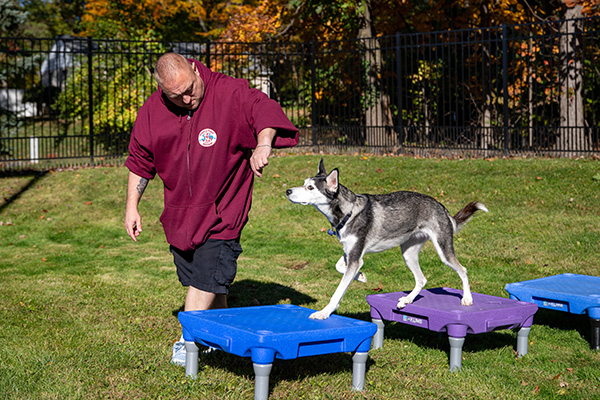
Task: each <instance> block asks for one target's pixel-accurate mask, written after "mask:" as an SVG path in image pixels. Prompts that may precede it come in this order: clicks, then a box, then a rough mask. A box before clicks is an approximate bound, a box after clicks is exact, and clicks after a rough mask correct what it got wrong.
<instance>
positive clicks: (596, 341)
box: [590, 318, 600, 350]
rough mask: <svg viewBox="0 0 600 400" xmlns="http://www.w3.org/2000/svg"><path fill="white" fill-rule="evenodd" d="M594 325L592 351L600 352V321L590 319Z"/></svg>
mask: <svg viewBox="0 0 600 400" xmlns="http://www.w3.org/2000/svg"><path fill="white" fill-rule="evenodd" d="M590 322H591V324H592V343H591V345H592V350H600V319H595V318H590Z"/></svg>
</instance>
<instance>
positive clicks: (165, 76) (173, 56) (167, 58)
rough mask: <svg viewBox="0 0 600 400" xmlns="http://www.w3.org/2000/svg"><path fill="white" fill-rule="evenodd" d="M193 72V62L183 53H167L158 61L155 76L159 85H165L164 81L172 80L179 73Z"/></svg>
mask: <svg viewBox="0 0 600 400" xmlns="http://www.w3.org/2000/svg"><path fill="white" fill-rule="evenodd" d="M182 73H183V74H193V73H194V70H193V69H192V65H191V63H190V62H189V61H188V60H187V59H186V58H185V57H184V56H182V55H181V54H178V53H165V54H163V55H162V56H160V58H159V59H158V61H157V62H156V67H155V68H154V78H155V79H156V82H157V83H158V86H160V87H161V88H162V87H163V84H164V82H166V81H172V80H174V79H175V78H177V76H178V75H179V74H182Z"/></svg>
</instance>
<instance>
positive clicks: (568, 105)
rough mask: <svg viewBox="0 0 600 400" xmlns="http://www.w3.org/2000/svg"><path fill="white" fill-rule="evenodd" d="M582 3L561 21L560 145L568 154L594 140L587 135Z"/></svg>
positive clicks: (585, 146) (579, 151)
mask: <svg viewBox="0 0 600 400" xmlns="http://www.w3.org/2000/svg"><path fill="white" fill-rule="evenodd" d="M581 17H582V13H581V6H575V7H573V8H569V9H568V10H567V12H566V14H565V18H566V19H567V20H566V21H564V22H563V23H562V24H561V29H560V30H561V37H560V72H559V80H560V133H559V135H558V138H557V143H556V147H557V149H559V150H565V151H566V152H565V155H566V156H568V157H574V156H579V155H582V154H583V151H585V150H589V149H590V141H589V139H588V138H586V135H585V119H584V115H583V96H582V85H583V64H582V62H581V57H580V54H578V53H580V51H581V50H580V48H581V43H580V40H579V34H580V33H581V22H578V21H573V20H572V19H573V18H581Z"/></svg>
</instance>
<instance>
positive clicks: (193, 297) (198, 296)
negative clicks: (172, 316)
mask: <svg viewBox="0 0 600 400" xmlns="http://www.w3.org/2000/svg"><path fill="white" fill-rule="evenodd" d="M214 308H227V295H226V294H215V293H210V292H205V291H204V290H200V289H196V288H195V287H193V286H188V291H187V294H186V296H185V306H184V309H185V311H194V310H210V309H214Z"/></svg>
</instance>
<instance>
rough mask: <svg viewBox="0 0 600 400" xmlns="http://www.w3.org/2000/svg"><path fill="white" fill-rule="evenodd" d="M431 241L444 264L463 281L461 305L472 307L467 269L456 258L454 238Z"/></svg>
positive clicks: (433, 239)
mask: <svg viewBox="0 0 600 400" xmlns="http://www.w3.org/2000/svg"><path fill="white" fill-rule="evenodd" d="M431 241H432V242H433V246H434V247H435V249H436V250H437V253H438V255H439V256H440V259H441V260H442V262H443V263H444V264H446V265H447V266H449V267H450V268H452V269H453V270H455V271H456V273H457V274H458V276H459V277H460V280H461V281H462V288H463V297H462V299H461V301H460V304H461V305H463V306H472V305H473V296H472V295H471V286H470V285H469V277H468V275H467V269H466V268H465V267H463V266H462V265H461V264H460V262H459V261H458V258H456V253H455V252H454V245H453V243H452V236H450V238H449V239H448V238H446V239H440V238H432V239H431Z"/></svg>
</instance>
